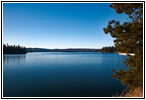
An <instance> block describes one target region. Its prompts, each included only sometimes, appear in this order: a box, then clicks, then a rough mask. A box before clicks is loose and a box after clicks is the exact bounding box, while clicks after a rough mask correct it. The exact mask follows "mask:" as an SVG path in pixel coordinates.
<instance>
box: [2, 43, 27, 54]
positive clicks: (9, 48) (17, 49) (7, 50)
mask: <svg viewBox="0 0 146 100" xmlns="http://www.w3.org/2000/svg"><path fill="white" fill-rule="evenodd" d="M26 53H27V51H26V48H25V47H23V46H19V45H9V44H3V54H26Z"/></svg>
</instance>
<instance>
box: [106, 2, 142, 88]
mask: <svg viewBox="0 0 146 100" xmlns="http://www.w3.org/2000/svg"><path fill="white" fill-rule="evenodd" d="M110 7H111V8H113V9H115V10H116V13H118V14H121V13H125V14H127V15H128V16H129V20H127V21H125V22H124V23H123V24H120V22H119V21H115V20H112V21H109V24H108V25H107V28H104V32H105V33H106V34H107V33H110V35H111V36H112V37H113V38H115V40H114V42H115V47H116V50H117V51H118V52H125V53H134V54H135V56H130V55H128V56H129V57H128V59H126V61H125V63H126V67H129V69H128V71H124V70H123V69H121V70H119V71H115V70H113V72H114V73H115V74H114V75H113V77H116V78H117V79H119V80H121V82H122V84H124V85H125V84H127V85H128V86H127V88H128V89H130V90H132V89H135V88H136V87H142V86H143V4H142V3H113V4H111V5H110Z"/></svg>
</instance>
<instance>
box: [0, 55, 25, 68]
mask: <svg viewBox="0 0 146 100" xmlns="http://www.w3.org/2000/svg"><path fill="white" fill-rule="evenodd" d="M24 63H25V54H18V55H4V56H3V64H4V65H5V66H7V65H12V66H15V65H19V64H24Z"/></svg>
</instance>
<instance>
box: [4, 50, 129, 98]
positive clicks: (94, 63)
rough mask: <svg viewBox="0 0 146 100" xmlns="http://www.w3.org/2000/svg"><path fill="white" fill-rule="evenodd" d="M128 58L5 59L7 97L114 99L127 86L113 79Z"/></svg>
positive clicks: (61, 55) (36, 55) (53, 55)
mask: <svg viewBox="0 0 146 100" xmlns="http://www.w3.org/2000/svg"><path fill="white" fill-rule="evenodd" d="M126 58H127V56H122V55H119V54H117V53H97V52H33V53H27V54H18V55H4V56H3V96H4V97H111V96H113V95H115V94H117V93H121V92H122V91H123V90H124V89H125V86H123V85H122V84H121V82H120V81H119V80H117V79H115V78H112V77H111V75H112V74H113V72H112V68H114V69H115V70H119V69H121V68H124V69H125V67H124V63H123V62H124V60H125V59H126Z"/></svg>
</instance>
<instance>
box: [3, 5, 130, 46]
mask: <svg viewBox="0 0 146 100" xmlns="http://www.w3.org/2000/svg"><path fill="white" fill-rule="evenodd" d="M109 5H110V4H108V3H104V4H103V3H4V4H3V42H4V43H8V44H12V45H13V44H15V45H17V44H19V45H22V46H25V47H39V48H102V47H103V46H113V45H114V43H113V40H114V39H113V38H112V37H111V36H110V35H106V34H104V32H103V28H104V27H106V26H107V24H108V21H109V20H112V19H116V20H119V21H120V22H123V21H125V20H126V19H127V16H126V15H125V14H120V15H118V14H116V12H115V10H114V9H112V8H110V7H109Z"/></svg>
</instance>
